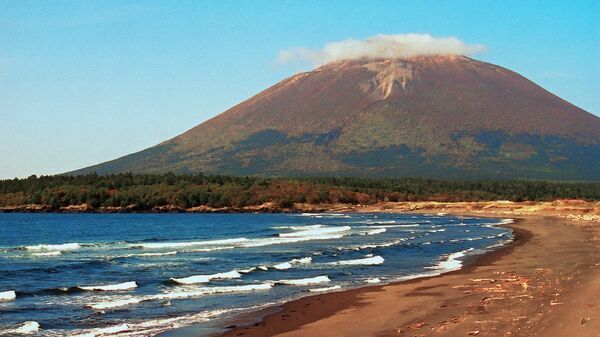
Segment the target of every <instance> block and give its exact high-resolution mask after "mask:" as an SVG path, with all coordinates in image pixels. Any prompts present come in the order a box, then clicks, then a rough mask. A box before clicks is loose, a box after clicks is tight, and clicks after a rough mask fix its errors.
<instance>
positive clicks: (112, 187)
mask: <svg viewBox="0 0 600 337" xmlns="http://www.w3.org/2000/svg"><path fill="white" fill-rule="evenodd" d="M555 199H584V200H588V201H594V200H600V183H598V182H554V181H532V180H440V179H423V178H373V179H366V178H353V177H310V178H308V177H307V178H265V177H254V176H253V177H238V176H224V175H205V174H201V173H200V174H194V175H175V174H172V173H167V174H131V173H122V174H110V175H97V174H86V175H78V176H69V175H56V176H40V177H37V176H30V177H28V178H24V179H17V178H15V179H9V180H0V207H10V206H20V205H30V204H34V205H42V206H44V207H45V208H46V209H47V210H50V211H52V210H59V209H61V207H67V206H75V205H82V204H86V205H88V207H90V208H91V209H100V208H106V207H128V209H129V210H132V211H152V210H153V209H156V207H160V206H174V207H177V208H180V209H188V208H192V207H198V206H208V207H213V208H222V207H230V208H242V207H245V206H253V205H261V204H264V203H266V202H273V203H276V204H277V205H278V206H279V207H280V208H292V207H293V206H294V204H295V203H310V204H330V203H347V204H373V203H377V202H382V201H489V200H511V201H550V200H555Z"/></svg>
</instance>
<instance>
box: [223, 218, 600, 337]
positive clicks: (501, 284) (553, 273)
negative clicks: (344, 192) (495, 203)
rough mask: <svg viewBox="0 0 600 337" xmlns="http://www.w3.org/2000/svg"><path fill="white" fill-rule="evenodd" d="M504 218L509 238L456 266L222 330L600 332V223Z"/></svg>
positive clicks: (294, 305)
mask: <svg viewBox="0 0 600 337" xmlns="http://www.w3.org/2000/svg"><path fill="white" fill-rule="evenodd" d="M365 211H373V210H365ZM388 211H390V210H388ZM391 211H393V210H391ZM451 213H461V214H465V215H474V216H484V215H488V216H499V215H497V214H482V212H477V213H472V212H467V211H465V210H462V211H460V210H454V211H451ZM553 215H554V214H553ZM504 216H507V217H508V215H504ZM508 227H511V228H513V230H514V231H515V234H516V240H515V241H514V242H513V243H512V244H511V245H508V246H507V247H503V248H501V249H499V250H497V251H494V252H491V253H488V254H485V255H482V256H480V257H478V258H476V259H475V260H474V261H467V262H468V263H466V266H465V268H463V269H462V270H459V271H455V272H451V273H447V274H443V275H440V276H434V277H428V278H420V279H415V280H411V281H406V282H400V283H394V284H390V285H385V286H372V287H366V288H360V289H355V290H349V291H341V292H337V293H329V294H321V295H314V296H310V297H306V298H302V299H299V300H295V301H291V302H288V303H285V304H284V305H282V306H281V310H280V311H278V312H276V313H273V312H272V311H271V313H270V314H268V315H266V316H265V317H264V318H263V319H262V320H261V321H260V322H257V323H254V324H248V323H246V322H248V320H247V317H246V318H244V319H243V320H240V321H238V322H237V323H236V327H235V328H233V329H232V330H230V331H228V332H227V333H225V334H224V335H223V336H282V337H283V336H285V337H292V336H298V337H309V336H310V337H316V336H381V337H383V336H396V337H403V336H410V337H414V336H419V337H423V336H548V337H553V336H556V337H558V336H560V337H564V336H582V337H586V336H591V337H598V336H600V228H599V227H600V226H599V225H593V224H589V223H578V222H575V221H572V220H568V219H565V218H559V217H556V216H541V215H533V216H532V215H526V216H523V215H519V216H518V219H517V221H516V222H515V223H514V224H510V225H508ZM257 315H258V314H257ZM255 317H256V316H255Z"/></svg>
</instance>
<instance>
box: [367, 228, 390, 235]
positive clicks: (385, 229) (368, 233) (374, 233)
mask: <svg viewBox="0 0 600 337" xmlns="http://www.w3.org/2000/svg"><path fill="white" fill-rule="evenodd" d="M386 231H387V228H376V229H373V230H370V231H366V232H363V233H361V234H362V235H376V234H381V233H385V232H386Z"/></svg>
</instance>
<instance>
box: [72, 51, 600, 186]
mask: <svg viewBox="0 0 600 337" xmlns="http://www.w3.org/2000/svg"><path fill="white" fill-rule="evenodd" d="M89 172H97V173H99V174H106V173H116V172H134V173H164V172H173V173H197V172H204V173H218V174H232V175H264V176H358V177H404V176H419V177H432V178H461V179H462V178H466V179H471V178H476V179H482V178H486V179H487V178H495V179H509V178H515V179H560V180H599V179H600V118H599V117H597V116H595V115H592V114H590V113H588V112H586V111H584V110H582V109H580V108H578V107H576V106H574V105H572V104H570V103H569V102H566V101H564V100H562V99H561V98H559V97H557V96H555V95H553V94H551V93H550V92H548V91H546V90H544V89H543V88H541V87H540V86H538V85H536V84H535V83H533V82H531V81H529V80H527V79H526V78H524V77H523V76H521V75H519V74H517V73H515V72H512V71H510V70H508V69H505V68H502V67H500V66H497V65H493V64H490V63H486V62H482V61H478V60H475V59H472V58H469V57H466V56H419V57H412V58H405V59H359V60H345V61H336V62H332V63H328V64H325V65H323V66H321V67H318V68H316V69H314V70H312V71H309V72H304V73H299V74H296V75H294V76H292V77H289V78H287V79H285V80H283V81H281V82H279V83H278V84H276V85H274V86H272V87H270V88H268V89H266V90H264V91H262V92H260V93H259V94H257V95H256V96H254V97H252V98H250V99H248V100H246V101H244V102H242V103H240V104H238V105H236V106H234V107H232V108H230V109H229V110H227V111H225V112H223V113H221V114H219V115H218V116H216V117H214V118H212V119H210V120H208V121H206V122H204V123H202V124H199V125H197V126H196V127H194V128H192V129H190V130H189V131H187V132H185V133H183V134H181V135H179V136H177V137H175V138H173V139H170V140H167V141H165V142H163V143H161V144H158V145H156V146H154V147H151V148H148V149H145V150H143V151H140V152H137V153H134V154H130V155H127V156H124V157H121V158H118V159H115V160H112V161H109V162H105V163H102V164H99V165H95V166H92V167H88V168H84V169H81V170H78V171H75V172H73V173H89Z"/></svg>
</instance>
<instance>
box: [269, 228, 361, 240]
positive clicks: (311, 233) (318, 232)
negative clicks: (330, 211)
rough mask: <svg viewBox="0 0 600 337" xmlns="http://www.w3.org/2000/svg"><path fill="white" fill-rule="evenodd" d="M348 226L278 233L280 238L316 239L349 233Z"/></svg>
mask: <svg viewBox="0 0 600 337" xmlns="http://www.w3.org/2000/svg"><path fill="white" fill-rule="evenodd" d="M350 229H351V228H350V226H336V227H320V228H313V229H306V230H301V231H296V232H291V233H279V236H280V237H282V238H306V237H318V236H322V235H327V234H333V233H340V232H345V231H349V230H350Z"/></svg>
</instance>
